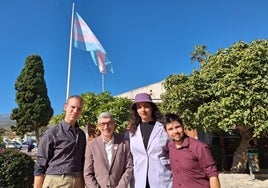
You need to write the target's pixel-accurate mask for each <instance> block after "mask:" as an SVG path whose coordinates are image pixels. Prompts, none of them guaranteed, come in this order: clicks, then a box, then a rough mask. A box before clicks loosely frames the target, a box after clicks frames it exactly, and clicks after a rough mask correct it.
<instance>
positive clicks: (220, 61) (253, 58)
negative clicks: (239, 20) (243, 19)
mask: <svg viewBox="0 0 268 188" xmlns="http://www.w3.org/2000/svg"><path fill="white" fill-rule="evenodd" d="M205 61H206V66H204V67H203V69H201V71H197V70H194V71H193V73H192V74H190V75H189V76H187V75H183V74H179V75H171V76H169V77H168V78H167V79H166V81H165V83H164V86H165V88H166V90H167V91H166V93H165V94H163V95H162V99H163V103H162V108H163V110H164V111H173V112H176V113H179V114H181V116H182V118H183V119H184V121H185V123H186V125H188V126H190V127H202V128H204V129H205V130H216V131H217V130H219V129H220V130H224V131H227V130H228V129H230V128H235V127H236V126H237V125H240V126H244V127H246V128H249V129H250V130H252V131H253V136H254V137H260V136H261V135H262V134H265V133H267V130H268V108H267V107H268V41H267V40H255V41H252V42H251V43H250V44H247V43H245V42H242V41H239V42H237V43H235V44H233V45H232V46H231V47H230V48H226V49H220V50H219V51H218V52H217V53H216V54H214V55H211V56H209V57H208V58H207V59H205Z"/></svg>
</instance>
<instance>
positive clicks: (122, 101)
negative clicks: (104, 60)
mask: <svg viewBox="0 0 268 188" xmlns="http://www.w3.org/2000/svg"><path fill="white" fill-rule="evenodd" d="M81 97H82V98H83V100H84V108H83V112H82V115H81V117H80V119H79V120H78V122H79V124H80V125H81V126H89V135H90V136H92V137H94V136H96V134H98V132H97V126H96V125H97V118H98V116H99V114H100V113H102V112H106V111H108V112H110V113H112V114H113V116H114V118H115V121H116V125H117V126H116V128H115V131H116V132H122V131H123V130H124V129H125V125H126V122H127V120H128V115H129V110H130V106H131V104H132V101H131V100H129V99H127V98H120V97H112V96H111V94H110V93H109V92H103V93H101V94H95V93H91V92H88V93H84V94H82V95H81ZM63 118H64V113H62V114H60V115H58V116H54V117H53V118H52V123H53V124H56V123H58V122H60V121H61V120H62V119H63Z"/></svg>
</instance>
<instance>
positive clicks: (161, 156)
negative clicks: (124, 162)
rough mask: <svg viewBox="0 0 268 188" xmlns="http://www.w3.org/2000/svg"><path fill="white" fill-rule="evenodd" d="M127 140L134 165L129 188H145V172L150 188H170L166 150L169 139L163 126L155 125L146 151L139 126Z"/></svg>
mask: <svg viewBox="0 0 268 188" xmlns="http://www.w3.org/2000/svg"><path fill="white" fill-rule="evenodd" d="M129 138H130V150H131V153H132V156H133V165H134V176H133V179H132V182H131V188H145V186H146V177H147V172H148V180H149V184H150V187H151V188H171V187H172V174H171V169H170V161H169V157H168V148H167V142H168V140H169V138H168V136H167V135H166V133H165V131H164V127H163V125H162V124H161V123H160V122H156V123H155V125H154V128H153V130H152V133H151V135H150V138H149V141H148V147H147V150H145V148H144V143H143V140H142V135H141V130H140V126H138V128H137V131H136V134H135V135H134V136H132V134H131V133H130V135H129Z"/></svg>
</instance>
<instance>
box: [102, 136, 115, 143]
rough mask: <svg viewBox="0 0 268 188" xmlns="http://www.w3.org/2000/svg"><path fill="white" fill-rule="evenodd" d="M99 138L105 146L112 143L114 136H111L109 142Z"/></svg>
mask: <svg viewBox="0 0 268 188" xmlns="http://www.w3.org/2000/svg"><path fill="white" fill-rule="evenodd" d="M101 138H102V141H103V143H104V144H105V145H111V144H113V143H114V136H113V137H112V139H111V140H110V141H108V142H107V141H105V140H104V138H103V137H101Z"/></svg>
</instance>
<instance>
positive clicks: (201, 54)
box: [191, 45, 210, 68]
mask: <svg viewBox="0 0 268 188" xmlns="http://www.w3.org/2000/svg"><path fill="white" fill-rule="evenodd" d="M206 49H207V47H206V46H205V45H195V47H194V51H193V52H192V53H191V61H192V62H195V61H196V60H197V61H198V63H199V65H200V68H203V67H204V66H205V60H204V59H205V58H206V57H207V56H209V55H210V53H209V52H208V51H207V50H206Z"/></svg>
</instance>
